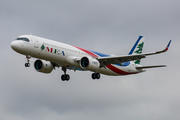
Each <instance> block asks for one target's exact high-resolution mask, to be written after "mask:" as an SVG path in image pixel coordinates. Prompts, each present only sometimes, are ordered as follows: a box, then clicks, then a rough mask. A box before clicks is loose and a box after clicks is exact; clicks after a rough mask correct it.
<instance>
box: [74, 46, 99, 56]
mask: <svg viewBox="0 0 180 120" xmlns="http://www.w3.org/2000/svg"><path fill="white" fill-rule="evenodd" d="M74 47H76V46H74ZM76 48H78V49H80V50H82V51H84V52H85V53H87V54H89V55H91V56H92V57H95V58H96V57H98V55H96V54H94V53H92V52H90V51H88V50H86V49H83V48H80V47H76Z"/></svg>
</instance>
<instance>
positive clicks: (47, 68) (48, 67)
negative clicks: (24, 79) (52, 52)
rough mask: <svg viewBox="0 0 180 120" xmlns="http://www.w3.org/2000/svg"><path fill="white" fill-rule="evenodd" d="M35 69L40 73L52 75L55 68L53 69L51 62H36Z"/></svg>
mask: <svg viewBox="0 0 180 120" xmlns="http://www.w3.org/2000/svg"><path fill="white" fill-rule="evenodd" d="M34 68H35V69H36V70H37V71H38V72H42V73H51V72H52V70H53V68H54V67H53V65H52V64H51V62H49V61H45V60H36V61H35V62H34Z"/></svg>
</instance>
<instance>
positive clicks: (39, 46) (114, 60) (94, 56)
mask: <svg viewBox="0 0 180 120" xmlns="http://www.w3.org/2000/svg"><path fill="white" fill-rule="evenodd" d="M170 43H171V40H170V41H169V43H168V45H167V47H166V48H165V49H164V50H161V51H157V52H150V53H145V54H142V50H143V45H144V37H143V36H139V38H138V39H137V41H136V42H135V44H134V46H133V47H132V49H131V50H130V52H129V54H128V55H121V56H115V55H107V54H103V53H99V52H95V51H92V50H87V49H84V48H80V47H77V46H73V45H69V44H65V43H62V42H57V41H53V40H49V39H45V38H42V37H38V36H34V35H21V36H19V37H18V38H17V39H16V40H14V41H12V43H11V48H12V49H13V50H14V51H16V52H18V53H20V54H23V55H25V56H26V59H27V63H25V67H30V58H31V57H34V58H37V60H35V62H34V68H35V70H36V71H38V72H41V73H51V72H52V70H53V69H55V67H58V68H59V67H61V68H62V71H63V72H64V74H63V75H62V76H61V80H62V81H69V79H70V76H69V75H68V74H67V69H69V70H74V71H76V70H79V71H92V72H93V73H92V76H91V77H92V79H100V74H104V75H110V76H121V75H131V74H137V73H141V72H145V71H146V70H145V69H147V68H156V67H166V66H165V65H155V66H142V65H140V60H141V59H142V58H146V56H149V55H155V54H160V53H163V52H166V51H167V50H168V48H169V46H170Z"/></svg>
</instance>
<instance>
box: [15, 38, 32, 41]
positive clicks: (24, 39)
mask: <svg viewBox="0 0 180 120" xmlns="http://www.w3.org/2000/svg"><path fill="white" fill-rule="evenodd" d="M16 40H23V41H26V42H29V39H27V38H17V39H16Z"/></svg>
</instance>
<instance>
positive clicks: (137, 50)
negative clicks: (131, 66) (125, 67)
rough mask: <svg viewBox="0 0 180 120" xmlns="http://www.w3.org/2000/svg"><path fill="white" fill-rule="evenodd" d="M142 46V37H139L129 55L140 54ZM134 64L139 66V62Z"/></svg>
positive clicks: (136, 61)
mask: <svg viewBox="0 0 180 120" xmlns="http://www.w3.org/2000/svg"><path fill="white" fill-rule="evenodd" d="M143 45H144V37H143V36H139V38H138V40H137V41H136V43H135V44H134V46H133V48H132V49H131V51H130V52H129V55H136V54H141V53H142V50H143ZM134 63H135V64H140V61H139V60H135V61H134Z"/></svg>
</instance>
